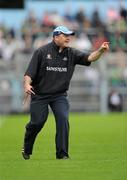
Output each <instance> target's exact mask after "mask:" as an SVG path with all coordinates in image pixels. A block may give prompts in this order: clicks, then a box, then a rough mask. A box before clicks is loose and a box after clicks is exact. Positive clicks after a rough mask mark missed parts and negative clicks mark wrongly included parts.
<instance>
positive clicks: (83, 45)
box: [72, 33, 92, 51]
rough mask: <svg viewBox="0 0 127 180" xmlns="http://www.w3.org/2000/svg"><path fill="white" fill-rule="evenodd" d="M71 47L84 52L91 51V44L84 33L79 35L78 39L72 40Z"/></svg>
mask: <svg viewBox="0 0 127 180" xmlns="http://www.w3.org/2000/svg"><path fill="white" fill-rule="evenodd" d="M72 46H73V47H75V48H78V49H80V50H84V51H90V50H91V49H92V44H91V42H90V40H89V38H88V36H87V35H86V34H85V33H81V34H80V35H79V36H78V37H75V38H73V41H72Z"/></svg>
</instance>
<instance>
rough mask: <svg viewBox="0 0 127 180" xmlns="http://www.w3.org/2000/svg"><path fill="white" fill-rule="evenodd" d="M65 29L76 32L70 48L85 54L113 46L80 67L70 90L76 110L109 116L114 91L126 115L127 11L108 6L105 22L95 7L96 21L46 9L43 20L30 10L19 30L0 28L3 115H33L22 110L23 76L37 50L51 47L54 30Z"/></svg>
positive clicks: (0, 109) (0, 105) (80, 12)
mask: <svg viewBox="0 0 127 180" xmlns="http://www.w3.org/2000/svg"><path fill="white" fill-rule="evenodd" d="M61 24H62V25H66V26H68V27H69V28H71V29H73V30H75V32H76V37H74V38H73V39H72V43H71V46H73V47H76V48H78V49H81V50H83V51H88V52H91V51H92V50H95V49H97V48H98V47H99V46H100V44H101V43H102V42H104V41H109V42H110V52H109V54H106V55H105V57H104V58H103V59H102V60H101V61H98V62H97V63H94V64H93V65H92V66H91V67H90V68H85V69H84V68H83V67H80V66H77V68H76V71H75V74H74V76H73V79H72V82H71V87H70V91H69V98H70V102H71V110H72V111H86V112H87V111H89V112H100V111H101V112H107V111H108V108H107V96H108V93H109V92H110V90H111V89H112V88H115V89H117V91H119V92H120V93H121V94H122V96H123V99H124V102H123V111H127V92H126V87H127V61H126V53H127V8H126V7H124V6H120V8H119V9H117V8H115V7H110V6H109V7H108V10H107V14H106V21H103V20H102V14H101V12H100V11H99V9H97V8H96V7H95V8H94V10H93V12H91V17H88V16H87V12H86V9H84V8H81V7H79V9H78V10H77V11H75V13H70V10H69V8H67V9H66V10H65V11H64V13H63V14H60V13H59V11H56V10H53V9H49V10H48V8H47V10H45V11H44V12H43V15H42V16H39V17H38V16H37V15H36V13H35V11H34V10H30V11H29V13H28V15H27V17H26V18H25V19H23V21H22V24H20V28H19V29H18V30H17V29H16V28H15V27H8V26H6V25H5V24H4V23H0V113H21V112H24V111H25V110H26V111H27V110H28V107H26V109H25V110H24V108H23V106H22V101H23V88H22V80H23V74H24V72H25V69H26V67H27V64H28V63H29V60H30V58H31V56H32V53H33V51H34V50H35V49H37V48H38V47H40V46H42V45H44V44H46V43H47V42H49V41H50V40H51V38H52V34H51V32H52V30H53V28H54V27H56V26H57V25H61ZM102 107H103V109H102Z"/></svg>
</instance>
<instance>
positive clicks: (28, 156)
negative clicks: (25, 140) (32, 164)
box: [22, 149, 30, 160]
mask: <svg viewBox="0 0 127 180" xmlns="http://www.w3.org/2000/svg"><path fill="white" fill-rule="evenodd" d="M22 156H23V158H24V159H25V160H28V159H30V154H27V153H25V151H24V149H22Z"/></svg>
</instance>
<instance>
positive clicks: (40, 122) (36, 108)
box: [24, 100, 48, 155]
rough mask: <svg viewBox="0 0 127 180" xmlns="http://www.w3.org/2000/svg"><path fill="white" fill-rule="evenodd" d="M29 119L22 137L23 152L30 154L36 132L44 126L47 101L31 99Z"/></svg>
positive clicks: (46, 114)
mask: <svg viewBox="0 0 127 180" xmlns="http://www.w3.org/2000/svg"><path fill="white" fill-rule="evenodd" d="M30 114H31V119H30V122H29V123H28V124H27V125H26V132H25V137H24V152H25V153H26V154H28V155H30V154H32V150H33V145H34V142H35V138H36V136H37V134H38V133H39V132H40V130H41V129H42V127H43V126H44V124H45V122H46V120H47V116H48V103H47V102H46V101H43V100H42V101H32V102H31V106H30Z"/></svg>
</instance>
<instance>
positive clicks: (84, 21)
mask: <svg viewBox="0 0 127 180" xmlns="http://www.w3.org/2000/svg"><path fill="white" fill-rule="evenodd" d="M75 19H76V21H77V23H78V24H79V31H80V32H82V31H83V30H84V28H89V27H90V21H89V20H88V18H87V17H86V15H85V10H84V8H83V7H81V8H80V9H79V10H78V12H77V13H76V15H75Z"/></svg>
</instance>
